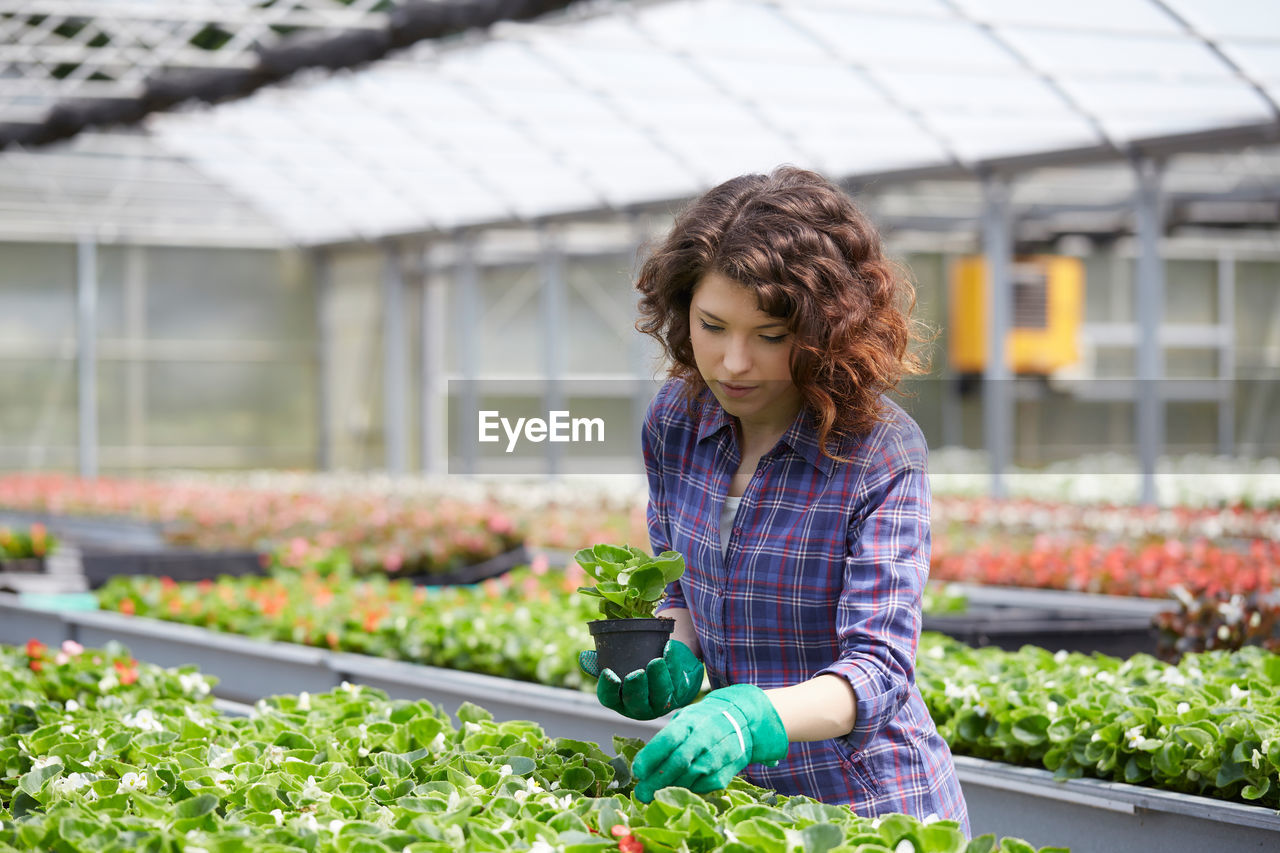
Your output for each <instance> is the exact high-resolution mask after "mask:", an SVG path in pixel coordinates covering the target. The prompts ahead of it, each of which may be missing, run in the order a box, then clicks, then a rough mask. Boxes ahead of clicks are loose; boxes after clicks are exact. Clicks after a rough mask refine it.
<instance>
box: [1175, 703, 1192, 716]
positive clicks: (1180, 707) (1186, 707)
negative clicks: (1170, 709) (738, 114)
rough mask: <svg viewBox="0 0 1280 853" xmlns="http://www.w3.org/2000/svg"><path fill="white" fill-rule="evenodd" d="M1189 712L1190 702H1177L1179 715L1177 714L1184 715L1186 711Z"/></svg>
mask: <svg viewBox="0 0 1280 853" xmlns="http://www.w3.org/2000/svg"><path fill="white" fill-rule="evenodd" d="M1190 710H1191V703H1190V702H1179V703H1178V713H1179V714H1185V713H1187V712H1188V711H1190Z"/></svg>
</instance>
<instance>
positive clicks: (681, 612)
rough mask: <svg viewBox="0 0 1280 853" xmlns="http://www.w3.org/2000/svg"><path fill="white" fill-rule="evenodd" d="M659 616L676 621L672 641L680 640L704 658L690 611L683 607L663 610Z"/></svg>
mask: <svg viewBox="0 0 1280 853" xmlns="http://www.w3.org/2000/svg"><path fill="white" fill-rule="evenodd" d="M657 615H659V616H665V617H667V618H668V619H674V620H676V627H675V630H674V631H672V632H671V639H673V640H679V641H680V642H682V643H684V644H685V645H686V646H688V647H689V650H690V651H691V652H693V653H694V654H695V655H697V656H698V657H699V658H701V657H702V648H701V647H700V646H699V645H698V635H697V634H696V633H694V630H693V616H692V615H690V613H689V611H688V610H686V609H685V608H683V607H672V608H670V609H668V610H663V611H662V612H661V613H659V614H657Z"/></svg>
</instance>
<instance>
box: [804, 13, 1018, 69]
mask: <svg viewBox="0 0 1280 853" xmlns="http://www.w3.org/2000/svg"><path fill="white" fill-rule="evenodd" d="M779 8H780V9H781V10H782V11H784V13H785V17H786V18H790V19H793V20H795V21H796V22H797V23H798V24H800V25H801V26H803V27H804V28H806V29H807V30H808V31H810V32H812V33H815V34H819V35H820V37H821V38H822V40H823V41H824V43H826V44H829V45H835V46H836V47H837V49H838V51H839V53H840V55H841V56H843V57H847V58H848V59H850V60H853V61H855V62H858V63H860V64H866V65H870V66H872V67H875V68H903V69H926V68H927V69H933V70H937V69H942V68H951V69H969V70H974V71H978V70H989V71H1007V70H1009V69H1011V68H1015V67H1016V66H1017V61H1016V60H1015V58H1014V57H1013V56H1011V55H1010V54H1009V52H1008V51H1007V50H1005V49H1004V48H1003V47H1001V46H1000V45H999V44H998V43H997V42H996V41H994V40H993V39H992V38H991V37H990V36H989V35H988V34H987V33H986V32H984V31H983V30H981V29H980V28H978V27H975V26H973V25H972V24H970V23H967V22H964V21H961V20H958V19H952V20H945V19H941V20H940V19H934V18H914V17H908V16H904V15H873V14H866V13H862V14H852V13H844V12H835V11H828V10H821V9H816V8H795V9H792V8H791V7H789V6H781V7H779Z"/></svg>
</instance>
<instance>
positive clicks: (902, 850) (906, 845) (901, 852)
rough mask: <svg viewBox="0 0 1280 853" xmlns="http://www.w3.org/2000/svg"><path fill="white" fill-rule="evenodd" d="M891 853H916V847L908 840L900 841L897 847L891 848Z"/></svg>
mask: <svg viewBox="0 0 1280 853" xmlns="http://www.w3.org/2000/svg"><path fill="white" fill-rule="evenodd" d="M893 853H916V846H915V845H914V844H912V843H911V841H910V840H909V839H906V838H904V839H902V840H901V841H899V842H898V846H897V847H895V848H893Z"/></svg>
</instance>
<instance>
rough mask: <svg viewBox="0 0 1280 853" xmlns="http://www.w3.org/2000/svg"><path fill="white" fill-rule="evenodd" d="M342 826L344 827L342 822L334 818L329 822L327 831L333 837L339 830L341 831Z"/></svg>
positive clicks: (344, 824)
mask: <svg viewBox="0 0 1280 853" xmlns="http://www.w3.org/2000/svg"><path fill="white" fill-rule="evenodd" d="M344 826H346V823H345V822H344V821H340V820H338V819H337V818H334V819H333V820H331V821H329V831H330V832H332V833H333V834H334V835H337V834H338V832H339V830H341V829H342V827H344Z"/></svg>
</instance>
